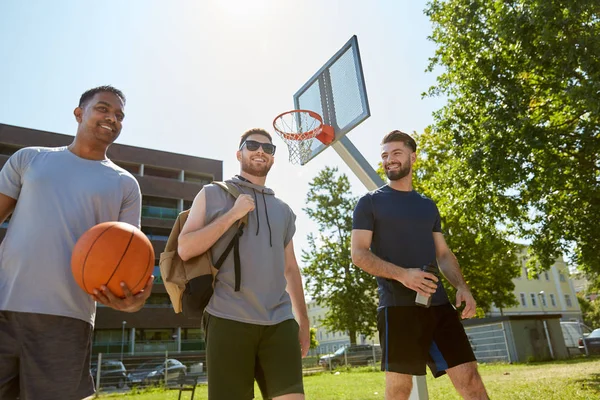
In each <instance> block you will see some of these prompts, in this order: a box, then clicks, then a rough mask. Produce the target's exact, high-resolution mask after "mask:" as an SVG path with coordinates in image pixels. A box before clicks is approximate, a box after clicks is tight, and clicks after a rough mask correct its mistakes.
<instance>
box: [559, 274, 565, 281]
mask: <svg viewBox="0 0 600 400" xmlns="http://www.w3.org/2000/svg"><path fill="white" fill-rule="evenodd" d="M559 277H560V281H561V282H566V279H565V274H563V273H561V274H560V275H559Z"/></svg>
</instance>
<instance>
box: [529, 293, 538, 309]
mask: <svg viewBox="0 0 600 400" xmlns="http://www.w3.org/2000/svg"><path fill="white" fill-rule="evenodd" d="M529 296H530V297H531V306H532V307H537V299H536V298H535V293H530V294H529Z"/></svg>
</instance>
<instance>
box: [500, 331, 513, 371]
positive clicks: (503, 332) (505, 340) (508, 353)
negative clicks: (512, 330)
mask: <svg viewBox="0 0 600 400" xmlns="http://www.w3.org/2000/svg"><path fill="white" fill-rule="evenodd" d="M502 335H503V336H504V345H505V346H506V355H507V356H508V363H509V364H512V360H511V359H510V349H509V348H508V338H507V337H506V329H504V321H502Z"/></svg>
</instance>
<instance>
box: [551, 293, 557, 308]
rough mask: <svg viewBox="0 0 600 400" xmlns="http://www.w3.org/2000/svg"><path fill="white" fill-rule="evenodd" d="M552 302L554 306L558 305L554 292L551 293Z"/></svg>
mask: <svg viewBox="0 0 600 400" xmlns="http://www.w3.org/2000/svg"><path fill="white" fill-rule="evenodd" d="M550 304H552V307H556V298H555V297H554V294H552V293H550Z"/></svg>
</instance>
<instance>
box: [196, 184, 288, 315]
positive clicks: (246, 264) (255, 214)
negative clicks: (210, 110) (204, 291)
mask: <svg viewBox="0 0 600 400" xmlns="http://www.w3.org/2000/svg"><path fill="white" fill-rule="evenodd" d="M227 182H230V183H233V184H234V185H236V186H237V187H238V188H239V189H240V192H242V193H245V194H249V195H251V196H252V197H253V198H254V200H255V208H254V211H252V212H250V213H249V214H248V226H246V227H245V228H244V233H243V234H242V236H241V237H240V245H239V246H240V247H239V248H240V259H241V268H240V269H241V287H240V291H238V292H236V291H235V290H234V289H235V273H234V262H233V258H234V257H233V250H232V251H231V252H230V253H229V255H228V256H227V259H226V260H225V262H224V263H223V265H222V266H221V269H220V271H219V273H218V274H217V277H216V282H215V293H214V295H213V296H212V298H211V300H210V302H209V304H208V306H207V307H206V310H207V311H208V312H209V314H211V315H214V316H217V317H220V318H226V319H231V320H234V321H239V322H245V323H251V324H258V325H274V324H278V323H280V322H282V321H285V320H287V319H292V318H294V316H293V314H292V304H291V300H290V296H289V295H288V293H287V292H286V290H285V288H286V285H287V282H286V279H285V276H284V270H285V255H284V249H285V246H287V244H288V243H289V242H290V240H292V237H293V236H294V233H295V231H296V224H295V221H296V215H295V214H294V213H293V211H292V209H291V208H290V207H289V206H288V205H287V204H286V203H284V202H283V201H281V200H280V199H278V198H277V197H275V193H274V192H273V191H272V190H271V189H269V188H266V187H264V186H259V185H254V184H252V183H249V182H245V181H242V180H240V179H238V178H233V179H230V180H228V181H227ZM204 191H205V194H206V224H207V225H208V224H210V223H211V222H212V221H214V220H215V219H217V218H218V217H219V216H221V215H223V214H225V213H226V212H227V211H229V210H230V209H231V208H232V207H233V204H234V202H235V200H234V198H233V197H232V196H231V195H230V194H229V193H227V192H225V191H224V190H223V189H221V188H220V187H217V186H216V185H212V184H211V185H206V186H205V187H204ZM236 229H237V224H234V225H233V226H232V227H231V228H230V229H229V230H228V231H227V232H226V233H225V234H224V235H223V236H222V237H221V238H220V239H219V240H217V242H216V243H215V244H214V245H213V247H212V248H211V253H212V259H213V263H215V262H216V261H217V260H218V259H219V257H220V256H221V254H223V251H224V250H225V248H226V247H227V245H228V244H229V242H230V241H231V239H232V238H233V236H234V234H235V231H236Z"/></svg>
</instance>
